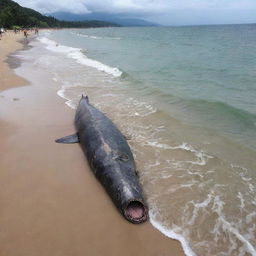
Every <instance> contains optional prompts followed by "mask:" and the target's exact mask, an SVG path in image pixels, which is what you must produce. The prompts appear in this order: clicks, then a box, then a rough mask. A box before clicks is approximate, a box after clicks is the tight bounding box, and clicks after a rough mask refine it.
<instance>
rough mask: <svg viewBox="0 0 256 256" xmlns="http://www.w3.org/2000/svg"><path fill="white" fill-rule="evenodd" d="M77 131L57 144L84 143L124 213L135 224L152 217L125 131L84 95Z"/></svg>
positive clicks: (95, 169) (99, 176)
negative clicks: (149, 215) (123, 132)
mask: <svg viewBox="0 0 256 256" xmlns="http://www.w3.org/2000/svg"><path fill="white" fill-rule="evenodd" d="M74 124H75V128H76V133H75V134H73V135H69V136H66V137H63V138H61V139H58V140H56V142H57V143H80V145H81V147H82V150H83V152H84V154H85V155H86V157H87V160H88V162H89V165H90V167H91V169H92V171H93V173H94V174H95V176H96V178H97V179H98V180H99V181H100V183H101V184H102V185H103V186H104V188H105V190H106V191H107V193H108V194H109V196H110V197H111V199H112V201H113V202H114V204H115V205H116V207H117V208H118V209H119V211H120V212H121V214H122V215H123V216H124V217H125V218H126V219H127V220H128V221H130V222H132V223H142V222H145V221H146V220H147V218H148V207H147V205H146V203H145V199H144V196H143V193H142V189H141V187H140V184H139V178H138V175H137V171H136V166H135V162H134V158H133V155H132V152H131V150H130V147H129V145H128V143H127V141H126V138H125V137H124V136H123V134H122V133H121V132H120V131H119V130H118V129H117V127H116V126H115V125H114V124H113V122H112V121H111V120H110V119H109V118H108V117H107V116H106V115H104V114H103V113H102V112H101V111H99V110H98V109H97V108H95V107H94V106H93V105H91V104H90V103H89V99H88V97H87V96H82V98H81V100H80V102H79V105H78V108H77V110H76V114H75V121H74Z"/></svg>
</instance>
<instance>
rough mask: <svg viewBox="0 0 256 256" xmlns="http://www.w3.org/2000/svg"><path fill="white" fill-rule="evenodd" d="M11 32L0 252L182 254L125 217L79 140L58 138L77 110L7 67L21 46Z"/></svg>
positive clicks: (3, 103) (0, 115)
mask: <svg viewBox="0 0 256 256" xmlns="http://www.w3.org/2000/svg"><path fill="white" fill-rule="evenodd" d="M5 36H6V35H4V36H3V38H2V40H1V41H0V45H1V44H2V43H3V42H4V37H5ZM14 36H15V35H14ZM14 36H11V38H12V39H11V40H10V43H8V47H7V44H6V48H4V50H3V51H2V50H1V55H0V65H1V66H0V67H1V69H2V67H3V69H2V70H4V72H3V74H4V75H3V76H2V75H1V78H0V82H1V84H2V85H3V86H1V88H0V90H1V91H0V109H1V110H0V123H1V127H2V129H1V131H0V134H1V138H2V144H1V151H2V152H4V153H3V154H2V155H1V161H0V170H1V172H0V185H1V191H0V202H1V203H2V210H1V211H0V224H1V227H2V228H1V231H0V242H1V248H0V255H12V256H15V255H19V256H20V255H24V256H25V255H26V256H28V255H31V256H32V255H39V256H41V255H63V256H65V255H77V256H78V255H103V254H104V255H106V256H108V255H109V256H110V255H111V256H112V255H122V256H125V255H127V256H128V255H152V256H153V255H166V256H167V255H176V256H179V255H184V254H183V251H182V249H181V246H180V244H179V242H178V241H175V240H172V239H169V238H167V237H165V236H164V235H162V234H161V233H160V232H159V231H157V230H156V229H154V228H153V227H152V225H151V224H150V223H149V222H147V223H145V224H141V225H134V224H130V223H128V222H127V221H126V220H124V219H123V217H122V216H121V215H120V214H119V212H118V211H117V209H116V208H115V207H114V205H113V204H112V202H111V200H110V199H109V197H108V195H107V194H106V192H105V191H104V190H103V188H102V187H101V185H100V184H99V183H98V181H97V180H96V179H95V177H94V176H93V174H92V172H91V171H90V169H89V167H88V165H87V162H86V160H85V158H84V155H83V153H82V150H81V149H80V147H79V145H64V146H63V145H59V144H56V143H54V139H56V138H58V137H62V136H64V135H66V134H69V133H70V132H72V131H73V117H74V110H72V109H70V108H69V107H68V106H66V105H65V104H64V100H63V99H62V98H60V97H58V96H57V94H56V91H54V90H53V89H52V88H50V86H47V85H46V84H44V83H42V82H41V83H40V79H38V78H37V77H34V78H32V79H31V80H29V81H27V80H25V79H24V78H22V77H19V76H17V75H16V74H15V73H14V72H13V70H11V69H10V68H9V66H8V64H7V63H6V58H7V56H8V55H10V54H11V53H13V52H14V51H17V50H20V49H22V44H20V43H18V42H17V40H19V39H21V38H22V35H19V36H20V38H18V37H16V38H15V37H14ZM4 61H5V62H4ZM13 62H14V63H13V64H14V66H13V67H15V59H13ZM13 64H12V65H13ZM38 80H39V81H38ZM47 82H48V83H47V84H50V83H51V82H52V81H47Z"/></svg>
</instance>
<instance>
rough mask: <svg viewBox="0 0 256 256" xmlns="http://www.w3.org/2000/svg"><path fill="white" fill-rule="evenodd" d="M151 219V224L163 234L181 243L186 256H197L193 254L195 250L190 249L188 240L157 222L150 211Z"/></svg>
mask: <svg viewBox="0 0 256 256" xmlns="http://www.w3.org/2000/svg"><path fill="white" fill-rule="evenodd" d="M149 218H150V223H151V224H152V225H153V226H154V227H155V228H156V229H157V230H159V231H160V232H161V233H163V234H164V235H165V236H167V237H169V238H171V239H175V240H178V241H179V242H180V243H181V246H182V249H183V251H184V253H185V255H186V256H196V254H195V253H194V252H193V250H192V249H191V248H190V246H189V244H188V242H187V241H186V239H185V238H184V237H183V236H182V235H179V234H177V233H175V232H174V231H172V230H170V229H168V228H167V227H165V226H164V225H163V224H161V223H159V222H158V221H157V220H155V218H154V213H153V212H152V211H151V210H150V211H149Z"/></svg>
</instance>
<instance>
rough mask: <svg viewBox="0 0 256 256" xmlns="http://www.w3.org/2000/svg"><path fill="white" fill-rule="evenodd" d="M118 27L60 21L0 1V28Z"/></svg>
mask: <svg viewBox="0 0 256 256" xmlns="http://www.w3.org/2000/svg"><path fill="white" fill-rule="evenodd" d="M109 26H118V25H117V24H113V23H110V22H104V21H97V20H95V21H76V22H73V21H70V22H69V21H60V20H57V19H56V18H54V17H48V16H45V15H42V14H41V13H39V12H37V11H35V10H33V9H30V8H25V7H22V6H20V5H19V4H17V3H16V2H13V1H11V0H0V27H5V28H13V27H21V28H28V27H39V28H49V27H50V28H53V27H56V28H74V27H76V28H88V27H109Z"/></svg>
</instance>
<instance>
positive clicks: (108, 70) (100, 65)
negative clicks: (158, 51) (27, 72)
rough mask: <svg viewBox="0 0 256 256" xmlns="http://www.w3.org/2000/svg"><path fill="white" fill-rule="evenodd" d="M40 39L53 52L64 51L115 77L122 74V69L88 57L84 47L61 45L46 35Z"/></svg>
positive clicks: (82, 62)
mask: <svg viewBox="0 0 256 256" xmlns="http://www.w3.org/2000/svg"><path fill="white" fill-rule="evenodd" d="M38 40H39V41H41V42H42V43H44V44H46V45H47V46H46V48H47V49H48V50H50V51H53V52H59V53H64V54H66V55H67V56H68V57H69V58H72V59H75V60H76V61H77V62H78V63H79V64H82V65H86V66H89V67H92V68H96V69H98V70H99V71H103V72H105V73H107V74H110V75H112V76H114V77H120V76H121V75H122V71H120V70H119V69H118V68H113V67H110V66H108V65H105V64H103V63H101V62H99V61H96V60H93V59H90V58H87V56H86V55H84V54H83V53H82V49H79V48H74V47H69V46H65V45H59V44H58V43H57V42H55V41H53V40H50V39H48V38H46V37H40V38H38Z"/></svg>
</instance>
